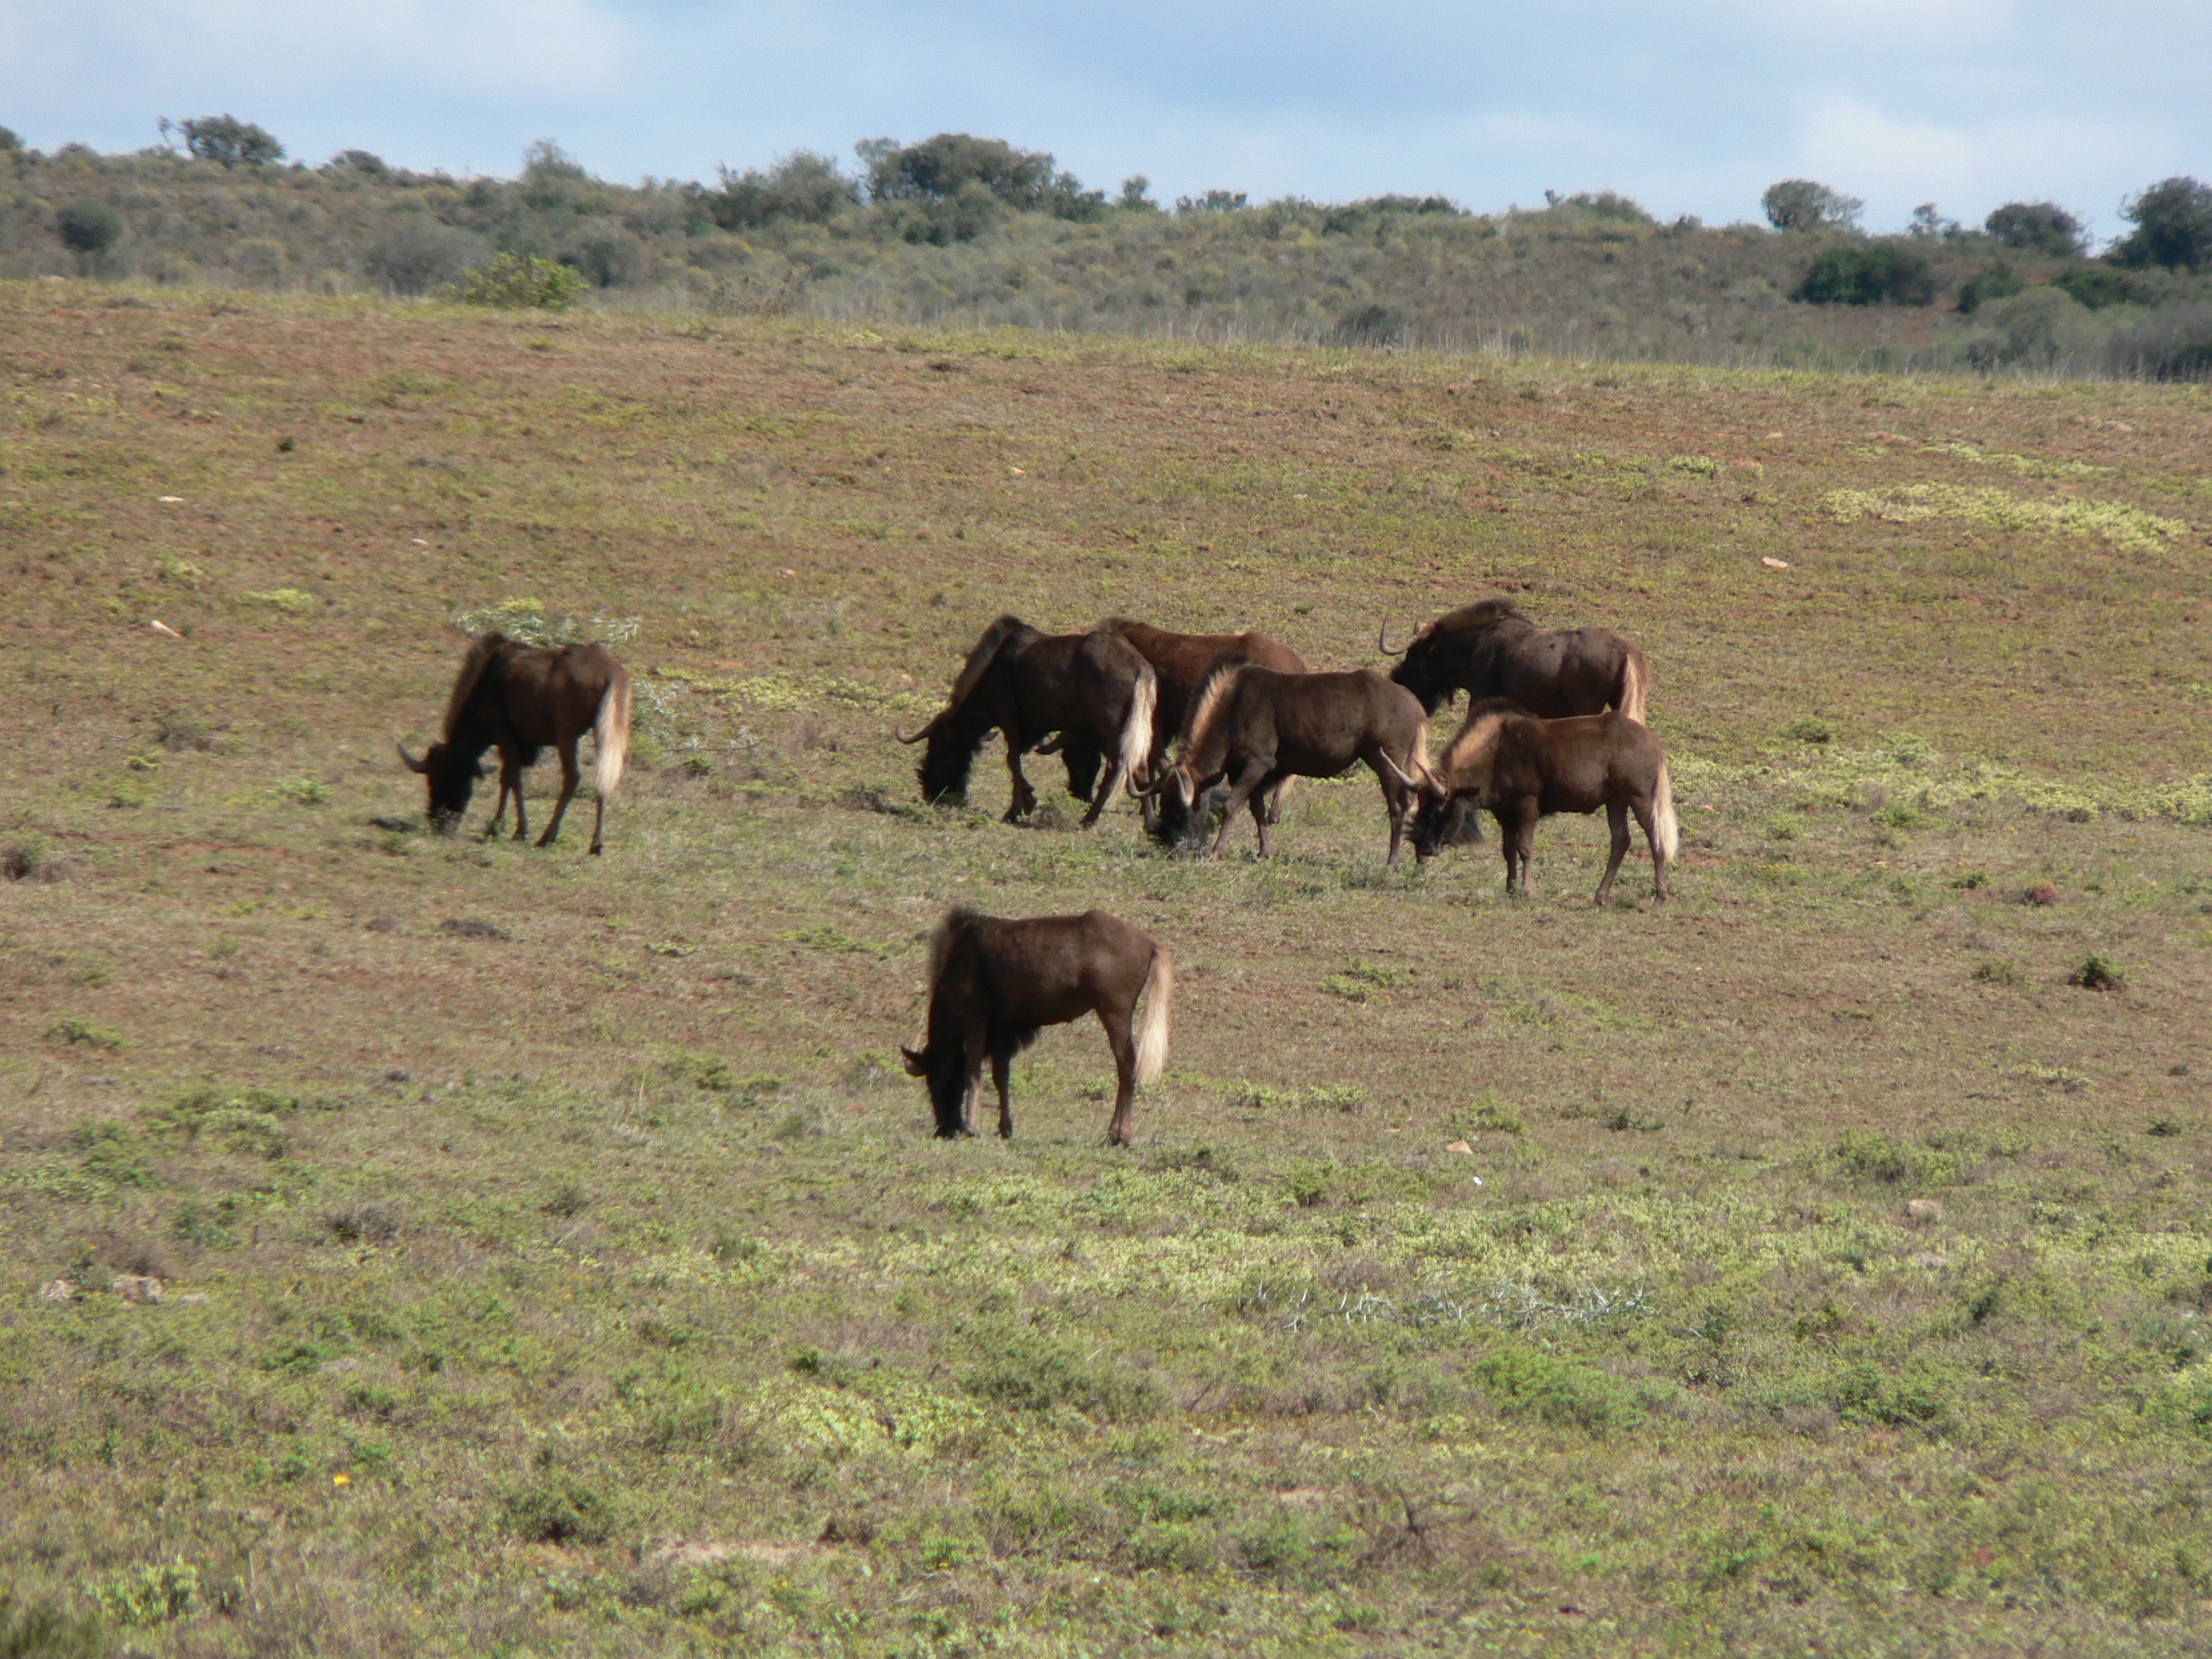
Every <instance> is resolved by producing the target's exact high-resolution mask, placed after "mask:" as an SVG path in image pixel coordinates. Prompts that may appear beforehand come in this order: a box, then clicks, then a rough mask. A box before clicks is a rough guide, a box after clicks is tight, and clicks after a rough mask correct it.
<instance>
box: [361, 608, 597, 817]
mask: <svg viewBox="0 0 2212 1659" xmlns="http://www.w3.org/2000/svg"><path fill="white" fill-rule="evenodd" d="M586 732H589V733H590V734H592V746H593V749H594V753H593V757H592V772H591V782H592V789H593V791H594V792H595V793H596V794H597V795H598V797H599V805H598V810H596V811H595V812H594V814H593V815H592V821H591V849H592V851H593V852H594V853H596V852H598V851H599V850H600V849H601V847H602V846H603V845H604V842H602V840H601V829H603V828H604V826H605V824H606V822H607V797H608V796H610V795H612V794H613V793H614V790H615V786H616V785H619V784H620V782H621V781H622V762H623V760H624V758H625V757H626V755H627V754H628V753H629V752H630V673H629V671H628V670H627V669H626V668H624V667H623V666H622V664H620V663H618V662H616V661H615V660H614V658H613V655H612V653H610V652H608V651H607V647H606V646H604V645H524V644H523V643H522V642H521V641H519V640H516V639H508V638H507V637H506V636H505V634H503V633H487V634H485V635H483V636H482V637H481V638H480V639H476V640H474V641H473V642H471V644H470V645H469V647H468V654H467V656H466V657H464V658H461V673H460V675H459V676H458V677H456V678H455V679H454V683H453V695H452V696H450V697H448V699H447V700H446V721H445V733H444V736H443V737H442V739H441V740H440V741H438V742H435V743H433V744H432V745H430V747H429V750H428V751H426V752H425V753H424V754H423V758H422V759H421V760H416V758H415V757H414V756H413V755H411V754H410V753H408V752H407V746H406V745H405V744H404V743H403V744H401V745H400V746H399V758H400V759H401V760H404V761H405V762H406V763H407V769H408V770H409V771H410V772H419V773H421V774H422V775H423V778H424V779H427V780H428V781H429V797H430V798H429V816H430V823H431V824H432V825H433V826H434V827H435V828H436V829H439V830H441V831H442V832H448V833H449V832H451V831H452V830H453V829H455V828H456V827H458V825H459V824H460V823H461V818H462V817H463V816H464V815H466V814H467V810H468V798H469V796H470V795H471V794H472V793H474V791H475V788H476V780H477V779H479V778H480V777H482V776H483V775H484V767H483V756H484V752H485V751H486V749H491V748H496V749H498V750H499V804H498V806H497V807H496V808H494V809H493V813H492V822H491V824H490V825H489V827H488V828H486V830H485V832H484V835H485V838H486V840H489V839H491V837H493V836H496V835H498V834H499V821H500V819H501V818H502V817H505V814H506V810H507V797H508V796H510V795H512V796H513V797H514V802H515V839H516V840H517V841H521V840H522V839H524V837H525V836H528V835H529V834H530V823H529V821H528V819H527V818H526V817H524V812H523V804H522V775H523V772H524V770H526V769H527V768H529V767H531V766H535V765H537V756H538V753H539V751H540V750H542V749H543V748H545V747H548V746H549V745H550V747H553V748H555V749H556V750H558V751H559V753H560V756H561V798H560V799H559V800H558V801H557V802H556V803H555V804H554V807H553V821H552V823H549V824H547V825H546V826H545V833H544V834H543V835H542V836H539V837H538V838H537V844H538V845H539V846H541V847H548V846H550V845H551V844H552V842H553V839H554V837H555V836H558V835H559V834H560V833H561V815H562V814H563V813H564V812H566V811H567V810H569V798H570V797H571V796H573V795H574V794H575V792H576V784H577V780H578V778H579V776H580V774H579V772H578V771H577V767H576V744H577V741H578V740H580V739H581V738H582V736H583V734H585V733H586Z"/></svg>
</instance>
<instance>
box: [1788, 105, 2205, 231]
mask: <svg viewBox="0 0 2212 1659" xmlns="http://www.w3.org/2000/svg"><path fill="white" fill-rule="evenodd" d="M2162 137H2163V135H2161V134H2159V133H2158V132H2156V131H2153V130H2146V128H2145V125H2143V124H2137V123H2130V122H2125V121H2120V120H2115V119H2112V118H2096V117H2092V116H2086V115H2082V116H2058V115H2055V116H2030V117H2023V118H2007V119H1999V120H1993V121H1988V122H1985V123H1983V124H1980V125H1978V126H1964V125H1951V124H1944V123H1942V122H1941V121H1936V120H1929V119H1924V118H1915V117H1911V116H1893V115H1891V114H1889V113H1887V112H1886V111H1883V110H1881V109H1879V108H1878V107H1876V106H1875V105H1872V104H1868V103H1864V102H1861V101H1859V99H1852V98H1846V97H1832V98H1828V99H1823V100H1822V101H1821V103H1820V104H1819V105H1816V106H1815V108H1814V109H1813V110H1812V111H1811V112H1810V113H1809V114H1808V117H1807V118H1806V120H1805V122H1804V124H1803V128H1802V131H1801V134H1800V137H1799V141H1798V146H1797V153H1798V157H1799V160H1800V161H1801V162H1802V167H1803V170H1804V171H1806V172H1808V173H1809V174H1811V175H1813V176H1815V177H1816V178H1819V179H1820V180H1821V181H1823V182H1824V183H1827V184H1831V185H1834V187H1835V188H1838V189H1840V190H1844V191H1847V192H1848V193H1849V194H1853V195H1863V196H1865V197H1866V200H1867V206H1868V213H1867V219H1868V222H1869V224H1870V225H1872V226H1896V225H1899V224H1902V223H1903V222H1904V219H1905V218H1906V216H1907V215H1908V214H1909V213H1910V212H1911V211H1912V209H1913V207H1915V206H1916V205H1917V204H1918V203H1920V202H1923V201H1929V200H1934V201H1936V202H1937V203H1938V204H1939V205H1941V206H1942V208H1943V210H1944V211H1945V212H1946V213H1948V214H1950V215H1951V216H1953V217H1955V218H1960V219H1966V220H1967V221H1968V222H1969V223H1975V222H1979V221H1980V219H1981V218H1982V217H1983V216H1984V215H1986V213H1988V212H1989V210H1990V209H1991V208H1992V207H1996V206H1998V205H1999V203H2000V202H2005V201H2014V200H2056V201H2058V202H2059V203H2060V204H2061V205H2062V206H2065V207H2070V208H2072V209H2073V210H2074V211H2075V213H2078V214H2081V215H2082V216H2083V217H2084V218H2085V219H2088V220H2090V221H2092V222H2097V221H2100V220H2101V222H2102V227H2103V228H2105V229H2107V230H2110V229H2111V228H2112V227H2113V219H2112V214H2113V206H2114V204H2113V202H2111V201H2108V200H2105V198H2106V197H2107V196H2109V195H2110V194H2111V189H2110V185H2109V182H2108V181H2110V180H2112V179H2113V178H2114V177H2115V176H2118V177H2126V176H2127V170H2128V168H2129V165H2130V163H2131V161H2132V160H2133V158H2136V157H2140V156H2145V155H2149V154H2154V153H2156V152H2158V150H2160V149H2163V148H2164V144H2163V143H2161V138H2162Z"/></svg>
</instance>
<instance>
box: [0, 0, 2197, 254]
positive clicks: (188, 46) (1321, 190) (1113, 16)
mask: <svg viewBox="0 0 2212 1659" xmlns="http://www.w3.org/2000/svg"><path fill="white" fill-rule="evenodd" d="M2208 63H2212V3H2208V0H2104V3H2102V4H2100V5H2096V6H2090V5H2085V4H2083V3H2081V0H2065V3H2060V0H1798V3H1781V0H1553V3H1550V4H1532V3H1529V0H1519V3H1513V4H1498V3H1491V0H1483V3H1466V4H1460V5H1445V4H1436V3H1413V0H1363V3H1361V4H1357V5H1351V4H1346V3H1343V0H1338V3H1335V4H1330V5H1323V4H1320V3H1317V0H1275V3H1273V4H1269V5H1261V4H1256V3H1252V0H1175V3H1172V4H1171V3H1166V0H1121V3H1116V4H1112V5H1103V4H1095V5H1090V6H1072V5H1065V4H1059V5H1053V4H1043V3H1033V0H820V3H807V0H781V3H765V0H347V3H344V4H332V3H328V0H0V125H6V126H9V127H12V128H13V129H15V130H16V132H18V133H19V134H21V135H22V138H23V140H24V142H26V143H29V144H32V145H34V146H35V147H37V148H40V149H55V148H57V147H59V146H60V145H61V144H63V143H70V142H80V143H89V144H91V145H92V146H93V147H94V148H96V149H102V150H127V149H138V148H140V147H141V146H143V145H146V144H150V143H156V142H158V141H159V134H158V132H157V130H156V123H157V121H158V120H159V118H162V117H163V116H168V117H171V118H177V119H182V118H186V117H189V116H199V115H209V114H215V113H230V114H234V115H236V116H238V118H240V119H243V120H250V121H254V122H257V123H259V124H261V125H262V126H264V127H266V128H268V129H269V130H270V131H272V132H274V133H275V134H276V135H277V137H278V138H279V139H280V140H282V141H283V143H284V144H285V146H286V147H287V149H289V152H290V154H291V155H292V156H296V157H297V158H299V159H302V160H305V161H308V162H321V161H323V160H325V159H327V157H329V156H331V155H333V154H334V153H335V152H337V151H338V150H340V149H354V148H358V149H368V150H372V151H374V152H376V153H377V154H378V155H380V156H384V157H385V159H386V160H387V161H390V162H394V163H396V164H398V165H403V166H407V167H412V168H419V169H423V170H428V169H430V168H443V169H444V170H446V171H448V172H450V173H454V174H456V175H461V174H496V175H512V174H513V173H514V172H516V171H517V170H518V168H519V166H520V164H521V158H522V152H523V149H524V146H525V145H527V144H528V143H531V141H532V140H534V139H538V138H544V137H550V138H554V139H556V140H557V141H558V142H559V143H561V145H562V146H563V149H567V150H568V151H569V153H570V154H571V155H573V156H575V157H576V158H577V159H578V160H579V161H580V162H582V163H583V164H584V165H585V166H586V167H587V168H589V169H590V170H591V171H593V172H594V173H596V174H598V175H601V177H605V178H609V179H616V180H621V181H635V180H637V179H639V178H641V177H644V176H646V175H652V176H655V177H659V178H696V179H701V180H709V181H710V180H711V179H712V178H713V177H714V175H715V168H716V167H717V166H718V165H724V164H726V165H728V166H729V167H731V168H737V169H742V168H746V167H749V166H760V165H765V164H766V163H767V162H770V161H772V159H773V158H774V157H775V156H779V155H781V154H783V153H785V152H788V151H790V150H792V149H814V150H818V151H822V152H824V153H828V154H831V155H835V156H840V157H842V159H843V161H844V162H845V163H846V165H847V166H848V167H851V166H852V165H853V162H852V146H853V144H854V143H855V142H856V141H857V140H860V139H862V138H868V137H892V138H896V139H898V140H900V141H901V142H912V141H913V140H915V139H918V138H922V137H927V136H928V135H929V134H931V133H932V132H938V131H945V130H951V131H969V132H974V133H978V134H982V135H985V136H988V137H1001V138H1005V139H1007V140H1009V141H1011V142H1013V143H1016V144H1019V145H1020V146H1021V147H1022V148H1024V149H1048V150H1051V151H1052V153H1053V154H1054V155H1055V156H1057V157H1058V160H1059V162H1060V164H1061V165H1062V166H1063V167H1065V168H1071V170H1073V171H1074V172H1075V173H1077V175H1080V176H1081V177H1082V178H1083V179H1084V181H1085V182H1086V183H1088V184H1090V185H1092V186H1094V187H1104V188H1107V189H1109V192H1110V191H1113V190H1115V189H1117V188H1118V187H1119V184H1120V182H1121V181H1122V179H1124V178H1126V177H1128V175H1131V174H1135V173H1141V174H1144V175H1147V177H1148V178H1149V179H1150V180H1151V181H1152V185H1153V194H1154V195H1155V196H1156V197H1157V198H1159V199H1160V200H1163V201H1171V202H1172V201H1173V199H1174V198H1175V197H1176V196H1178V195H1182V194H1200V193H1202V192H1204V191H1205V190H1208V189H1212V188H1220V189H1228V190H1242V191H1244V192H1246V193H1247V194H1249V196H1250V198H1251V199H1252V200H1255V201H1259V200H1267V199H1270V198H1273V197H1276V196H1283V195H1299V196H1305V197H1307V198H1310V199H1313V200H1348V199H1351V198H1354V197H1358V196H1364V195H1374V194H1382V193H1384V192H1389V191H1395V192H1401V193H1407V194H1424V195H1425V194H1442V195H1447V196H1450V197H1452V199H1454V200H1457V201H1459V203H1460V204H1461V205H1463V206H1465V207H1470V208H1472V209H1474V210H1476V211H1478V212H1488V211H1496V210H1499V209H1502V208H1504V207H1509V206H1512V205H1515V204H1519V205H1522V206H1540V205H1541V202H1542V200H1543V194H1544V192H1545V191H1546V190H1547V189H1554V190H1558V191H1560V192H1562V193H1568V194H1571V193H1573V192H1575V191H1579V190H1606V189H1610V190H1618V191H1620V192H1622V193H1624V194H1628V195H1630V196H1633V197H1635V198H1636V199H1637V200H1639V201H1641V202H1643V205H1644V206H1645V207H1648V208H1649V209H1650V210H1651V211H1652V212H1653V213H1657V214H1658V215H1660V216H1661V217H1662V218H1673V217H1675V215H1677V214H1681V213H1694V214H1697V215H1698V216H1700V218H1702V219H1706V220H1707V222H1708V223H1714V224H1720V223H1726V222H1728V221H1730V220H1733V219H1757V218H1758V216H1759V207H1758V200H1759V194H1760V192H1761V191H1762V190H1764V188H1765V187H1766V186H1767V185H1769V184H1770V183H1772V182H1774V181H1776V180H1777V179H1782V178H1791V177H1809V178H1814V179H1817V180H1820V181H1822V182H1824V183H1826V184H1828V185H1830V186H1832V187H1833V188H1836V189H1838V190H1840V191H1842V192H1844V193H1845V194H1850V195H1853V196H1859V197H1862V198H1864V199H1865V200H1866V204H1867V206H1866V219H1865V222H1866V225H1867V226H1868V227H1869V228H1870V229H1873V230H1887V229H1897V228H1900V227H1902V226H1904V224H1905V222H1906V221H1907V219H1909V218H1910V214H1911V213H1912V210H1913V208H1914V207H1916V205H1918V204H1919V203H1922V202H1924V201H1930V200H1932V201H1934V202H1935V203H1936V205H1937V207H1939V209H1940V210H1941V211H1942V213H1944V214H1945V215H1946V216H1948V217H1951V218H1955V219H1962V220H1964V221H1966V222H1967V223H1968V224H1970V225H1971V224H1978V223H1979V222H1980V220H1981V219H1982V218H1983V216H1984V215H1986V213H1988V211H1989V210H1990V209H1991V208H1992V207H1996V206H1997V205H1998V204H1999V203H2000V202H2004V201H2009V200H2046V199H2047V200H2056V201H2058V202H2059V203H2061V204H2062V205H2063V206H2065V207H2068V208H2069V209H2070V210H2071V211H2073V212H2074V213H2076V214H2077V215H2078V216H2080V217H2081V218H2082V219H2084V220H2085V221H2087V222H2088V224H2089V225H2090V226H2092V227H2093V228H2094V230H2095V231H2096V232H2098V233H2099V234H2100V235H2101V236H2107V237H2109V236H2113V235H2117V234H2119V233H2120V232H2121V231H2122V230H2123V229H2125V226H2124V225H2123V223H2122V222H2121V220H2120V217H2119V207H2120V202H2121V200H2122V198H2123V197H2124V196H2125V195H2126V194H2129V193H2130V192H2133V191H2135V190H2139V189H2140V188H2143V187H2144V186H2145V185H2146V184H2149V183H2152V182H2153V181H2157V180H2158V179H2162V178H2165V177H2168V176H2171V175H2174V174H2177V173H2192V174H2195V175H2197V176H2199V177H2212V98H2208V97H2207V96H2206V94H2205V91H2204V87H2205V84H2206V77H2205V68H2204V67H2205V66H2206V65H2207V64H2208Z"/></svg>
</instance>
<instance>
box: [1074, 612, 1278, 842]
mask: <svg viewBox="0 0 2212 1659" xmlns="http://www.w3.org/2000/svg"><path fill="white" fill-rule="evenodd" d="M1098 626H1099V630H1100V631H1101V632H1105V633H1118V634H1120V635H1121V636H1122V639H1126V640H1128V642H1129V643H1130V644H1131V645H1135V647H1136V648H1137V652H1138V654H1139V655H1140V656H1141V657H1142V658H1144V659H1145V661H1147V663H1150V664H1152V671H1153V673H1154V675H1156V676H1157V677H1159V680H1160V704H1159V707H1158V708H1157V709H1155V710H1154V714H1153V720H1152V753H1151V756H1150V758H1149V760H1147V770H1148V772H1150V773H1151V775H1152V776H1154V777H1157V776H1159V774H1160V768H1161V767H1162V766H1165V765H1166V760H1167V748H1168V746H1169V745H1170V744H1172V743H1173V741H1175V740H1176V739H1177V738H1178V737H1181V736H1185V735H1187V733H1186V730H1185V728H1186V727H1187V726H1188V725H1189V723H1190V718H1191V716H1192V714H1194V713H1195V712H1197V709H1198V699H1199V697H1200V696H1203V695H1204V694H1205V689H1206V682H1207V681H1209V680H1211V678H1212V677H1214V675H1215V674H1216V673H1217V672H1218V671H1220V670H1222V669H1224V668H1228V667H1232V666H1234V665H1235V664H1238V663H1256V664H1259V665H1260V666H1261V667H1262V668H1276V669H1281V670H1282V671H1285V672H1286V673H1290V674H1303V673H1305V672H1306V659H1305V658H1303V657H1301V656H1300V655H1299V654H1298V652H1295V651H1294V650H1293V649H1292V648H1291V647H1290V646H1288V645H1285V644H1283V642H1282V641H1281V640H1280V639H1274V638H1272V637H1270V636H1269V635H1268V634H1264V633H1257V632H1253V631H1252V630H1250V629H1249V628H1248V629H1245V630H1244V631H1243V632H1238V633H1172V632H1169V631H1168V630H1166V628H1155V627H1153V626H1150V625H1148V624H1147V623H1143V622H1133V621H1131V620H1128V618H1127V617H1120V616H1116V617H1112V618H1109V619H1108V620H1106V621H1103V622H1101V623H1100V624H1099V625H1098ZM1063 753H1067V754H1069V756H1070V759H1069V761H1068V766H1069V769H1070V771H1071V772H1072V771H1073V770H1074V768H1075V766H1076V761H1075V759H1074V758H1073V751H1072V749H1064V750H1063ZM1289 794H1290V779H1287V778H1286V779H1283V780H1282V782H1281V783H1280V784H1278V785H1275V787H1274V790H1273V791H1270V794H1269V797H1268V823H1271V824H1273V823H1281V822H1282V804H1283V801H1284V800H1285V798H1287V797H1288V795H1289ZM1147 804H1148V805H1149V803H1147ZM1167 826H1168V817H1167V816H1166V815H1165V814H1162V813H1161V812H1159V811H1157V810H1151V811H1147V813H1146V815H1145V828H1146V829H1148V830H1149V831H1151V833H1152V834H1153V835H1154V836H1155V837H1157V838H1158V839H1160V840H1161V841H1165V842H1170V843H1171V844H1172V843H1173V842H1174V841H1175V840H1176V839H1178V837H1177V836H1175V835H1174V834H1172V833H1171V832H1170V830H1169V829H1168V827H1167Z"/></svg>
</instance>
